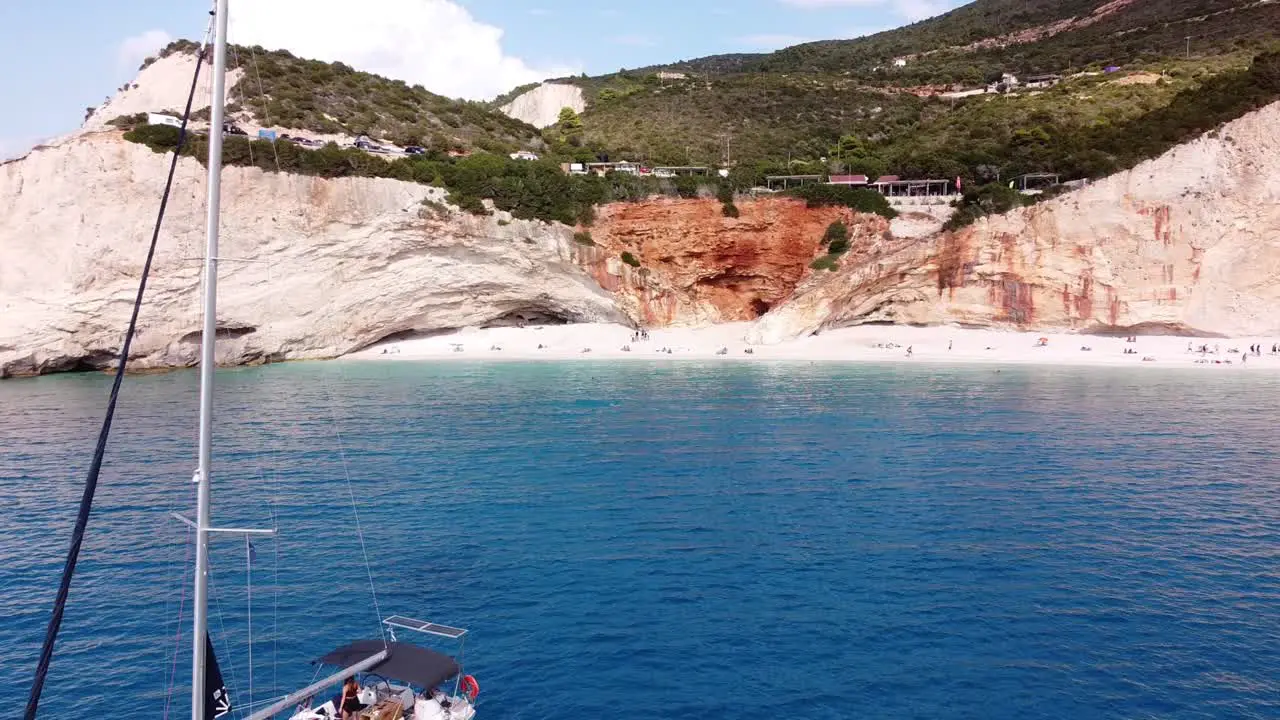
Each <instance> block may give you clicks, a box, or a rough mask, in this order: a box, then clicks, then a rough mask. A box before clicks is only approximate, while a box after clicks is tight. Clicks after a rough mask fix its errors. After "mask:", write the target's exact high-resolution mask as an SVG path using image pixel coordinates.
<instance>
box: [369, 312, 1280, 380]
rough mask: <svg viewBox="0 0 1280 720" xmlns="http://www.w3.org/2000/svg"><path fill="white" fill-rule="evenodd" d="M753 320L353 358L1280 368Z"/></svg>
mask: <svg viewBox="0 0 1280 720" xmlns="http://www.w3.org/2000/svg"><path fill="white" fill-rule="evenodd" d="M749 327H750V325H749V324H748V323H731V324H726V325H717V326H712V327H704V328H667V329H659V330H652V331H650V333H649V339H648V340H642V341H639V342H636V341H633V340H632V332H633V331H632V329H631V328H628V327H625V326H622V325H609V324H582V325H546V326H530V327H524V328H517V327H500V328H485V329H466V330H462V331H459V332H455V333H449V334H444V335H437V336H433V337H426V338H415V339H409V340H400V341H394V342H388V343H383V344H380V345H376V346H374V347H371V348H369V349H367V350H363V351H361V352H358V353H354V354H352V355H350V356H348V357H351V358H355V359H372V360H392V361H394V360H424V359H433V360H574V359H576V360H600V359H611V360H612V359H616V360H680V359H686V360H687V359H699V360H735V361H759V360H792V361H795V360H812V361H823V362H916V363H988V364H1024V365H1026V364H1034V365H1099V366H1108V367H1115V366H1134V367H1186V368H1204V369H1212V370H1219V371H1230V370H1237V371H1239V370H1255V369H1257V370H1263V369H1266V370H1277V369H1280V355H1278V354H1273V353H1272V352H1271V350H1272V345H1273V343H1278V342H1280V339H1276V338H1248V339H1222V338H1216V339H1215V338H1208V339H1206V338H1187V337H1176V336H1140V337H1138V338H1137V340H1136V342H1127V341H1126V339H1125V338H1123V337H1115V338H1113V337H1101V336H1096V335H1075V334H1067V333H1021V332H1006V331H1000V330H965V329H960V328H955V327H928V328H917V327H902V326H881V325H877V326H861V327H851V328H842V329H839V330H831V331H827V332H824V333H822V334H820V335H817V336H813V337H807V338H801V339H798V340H793V341H789V342H785V343H781V344H778V345H754V346H753V345H748V344H747V343H746V342H745V341H744V339H743V338H744V336H745V335H746V332H747V329H748V328H749ZM1042 338H1043V339H1044V340H1045V342H1043V343H1042V342H1041V339H1042ZM1256 344H1261V345H1262V346H1263V347H1262V354H1261V355H1249V356H1248V357H1247V358H1246V357H1245V355H1244V353H1246V352H1247V351H1248V348H1249V346H1251V345H1256ZM1205 345H1207V346H1208V353H1207V354H1202V353H1201V352H1199V348H1200V347H1201V346H1205ZM1188 346H1190V347H1191V350H1190V351H1189V350H1188ZM628 348H629V349H628ZM1083 348H1089V350H1084V349H1083ZM748 349H750V350H751V352H750V353H748V352H747V350H748ZM668 350H669V351H670V352H667V351H668ZM908 350H910V352H908ZM1126 350H1128V351H1131V352H1130V353H1126V352H1125V351H1126Z"/></svg>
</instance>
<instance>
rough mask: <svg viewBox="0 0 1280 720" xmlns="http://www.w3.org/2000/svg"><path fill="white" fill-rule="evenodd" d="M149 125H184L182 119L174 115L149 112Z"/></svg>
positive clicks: (177, 126) (178, 126)
mask: <svg viewBox="0 0 1280 720" xmlns="http://www.w3.org/2000/svg"><path fill="white" fill-rule="evenodd" d="M147 124H148V125H171V126H173V127H176V128H180V127H182V121H181V120H179V119H178V118H176V117H174V116H172V115H161V114H160V113H147Z"/></svg>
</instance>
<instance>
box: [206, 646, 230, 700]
mask: <svg viewBox="0 0 1280 720" xmlns="http://www.w3.org/2000/svg"><path fill="white" fill-rule="evenodd" d="M204 691H205V692H206V693H208V695H209V696H208V697H207V698H205V701H204V718H205V720H214V718H220V717H222V716H224V715H227V714H229V713H230V712H231V696H230V695H228V694H227V685H226V683H224V682H222V671H221V670H219V669H218V658H217V657H216V656H214V654H213V641H212V640H210V639H209V633H205V634H204Z"/></svg>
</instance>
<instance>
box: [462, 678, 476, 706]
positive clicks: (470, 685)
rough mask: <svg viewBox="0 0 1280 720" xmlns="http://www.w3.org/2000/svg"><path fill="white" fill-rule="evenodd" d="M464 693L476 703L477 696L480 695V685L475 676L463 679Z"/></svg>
mask: <svg viewBox="0 0 1280 720" xmlns="http://www.w3.org/2000/svg"><path fill="white" fill-rule="evenodd" d="M462 692H463V693H465V694H466V696H467V697H469V698H471V700H472V701H475V699H476V696H477V695H479V694H480V683H478V682H476V678H475V676H474V675H467V676H466V677H464V678H462Z"/></svg>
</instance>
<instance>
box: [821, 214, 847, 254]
mask: <svg viewBox="0 0 1280 720" xmlns="http://www.w3.org/2000/svg"><path fill="white" fill-rule="evenodd" d="M835 242H843V243H844V246H845V248H848V247H849V228H848V226H846V225H845V224H844V221H843V220H837V221H835V222H833V223H831V224H830V225H828V226H827V232H826V234H825V235H823V236H822V245H823V246H824V247H827V246H830V245H831V244H832V243H835ZM831 252H836V251H835V250H832V251H831Z"/></svg>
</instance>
